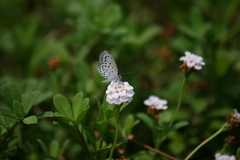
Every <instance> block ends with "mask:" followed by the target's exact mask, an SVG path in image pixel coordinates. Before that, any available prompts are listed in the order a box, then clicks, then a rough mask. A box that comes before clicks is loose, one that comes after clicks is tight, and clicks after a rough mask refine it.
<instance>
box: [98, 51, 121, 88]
mask: <svg viewBox="0 0 240 160" xmlns="http://www.w3.org/2000/svg"><path fill="white" fill-rule="evenodd" d="M97 69H98V72H99V74H100V75H101V76H102V77H104V78H107V79H105V80H104V81H102V83H107V82H111V81H115V82H116V81H120V80H121V78H122V77H121V75H118V68H117V64H116V62H115V61H114V59H113V58H112V56H111V55H110V54H109V52H108V51H106V50H104V51H103V52H102V53H101V54H100V56H99V62H98V64H97Z"/></svg>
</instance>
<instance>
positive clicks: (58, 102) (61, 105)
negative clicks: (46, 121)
mask: <svg viewBox="0 0 240 160" xmlns="http://www.w3.org/2000/svg"><path fill="white" fill-rule="evenodd" d="M53 103H54V106H55V107H56V109H57V111H58V112H60V113H61V114H63V115H65V116H66V117H68V118H69V119H72V118H73V114H72V109H71V105H70V103H69V101H68V100H67V99H66V98H65V97H63V96H62V95H60V94H57V95H55V96H54V98H53Z"/></svg>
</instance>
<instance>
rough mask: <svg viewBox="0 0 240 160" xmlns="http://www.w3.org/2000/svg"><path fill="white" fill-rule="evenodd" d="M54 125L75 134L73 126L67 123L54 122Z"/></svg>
mask: <svg viewBox="0 0 240 160" xmlns="http://www.w3.org/2000/svg"><path fill="white" fill-rule="evenodd" d="M55 124H57V125H59V126H61V127H63V128H65V129H67V130H69V131H71V132H72V133H75V134H77V132H76V129H75V128H74V126H73V125H70V124H69V123H65V122H55Z"/></svg>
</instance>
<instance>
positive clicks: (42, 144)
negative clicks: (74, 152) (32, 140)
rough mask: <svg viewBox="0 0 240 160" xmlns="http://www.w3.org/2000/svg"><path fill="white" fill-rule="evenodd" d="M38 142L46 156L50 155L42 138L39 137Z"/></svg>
mask: <svg viewBox="0 0 240 160" xmlns="http://www.w3.org/2000/svg"><path fill="white" fill-rule="evenodd" d="M37 141H38V143H39V144H40V146H41V148H42V150H43V152H44V153H45V155H46V157H49V154H48V149H47V147H46V145H45V144H44V143H43V141H42V140H41V139H37Z"/></svg>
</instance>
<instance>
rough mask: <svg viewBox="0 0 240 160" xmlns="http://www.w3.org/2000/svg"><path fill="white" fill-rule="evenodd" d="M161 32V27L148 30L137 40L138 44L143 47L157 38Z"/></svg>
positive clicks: (152, 27)
mask: <svg viewBox="0 0 240 160" xmlns="http://www.w3.org/2000/svg"><path fill="white" fill-rule="evenodd" d="M160 32H161V27H159V26H151V27H148V28H146V29H145V30H144V31H143V33H142V34H141V35H140V36H139V37H138V38H137V39H136V42H135V43H136V44H137V45H139V46H141V45H143V44H145V43H146V42H147V41H149V40H150V39H152V38H153V37H154V36H156V35H157V34H158V33H160Z"/></svg>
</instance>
